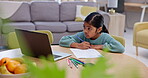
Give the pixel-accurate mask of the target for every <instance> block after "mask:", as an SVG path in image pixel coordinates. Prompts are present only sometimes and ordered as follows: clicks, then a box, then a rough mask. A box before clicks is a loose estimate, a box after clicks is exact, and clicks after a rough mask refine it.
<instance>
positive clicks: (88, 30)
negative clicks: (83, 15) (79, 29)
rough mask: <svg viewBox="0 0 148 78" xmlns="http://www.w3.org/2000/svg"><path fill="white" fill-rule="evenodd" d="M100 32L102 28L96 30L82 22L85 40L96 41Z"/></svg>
mask: <svg viewBox="0 0 148 78" xmlns="http://www.w3.org/2000/svg"><path fill="white" fill-rule="evenodd" d="M101 30H102V27H100V28H98V29H97V28H96V27H94V26H92V25H90V24H88V23H87V22H84V29H83V32H84V33H85V37H86V38H91V39H96V38H98V36H99V35H100V34H98V33H99V32H100V31H101Z"/></svg>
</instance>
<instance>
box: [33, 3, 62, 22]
mask: <svg viewBox="0 0 148 78" xmlns="http://www.w3.org/2000/svg"><path fill="white" fill-rule="evenodd" d="M31 16H32V21H49V22H50V21H59V3H58V2H46V1H44V2H40V1H37V2H32V3H31Z"/></svg>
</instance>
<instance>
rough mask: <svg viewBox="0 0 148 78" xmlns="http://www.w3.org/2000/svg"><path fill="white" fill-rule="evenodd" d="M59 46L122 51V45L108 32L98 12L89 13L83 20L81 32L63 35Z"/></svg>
mask: <svg viewBox="0 0 148 78" xmlns="http://www.w3.org/2000/svg"><path fill="white" fill-rule="evenodd" d="M59 45H60V46H63V47H72V48H79V49H89V48H93V49H97V50H99V49H108V50H109V51H111V52H118V53H123V52H124V46H123V45H122V44H121V43H120V42H118V41H116V40H115V39H114V38H112V37H111V36H110V35H109V34H108V30H107V29H106V27H105V26H104V18H103V16H102V15H101V14H99V13H98V12H93V13H90V14H89V15H88V16H87V17H86V18H85V20H84V29H83V32H79V33H77V34H75V35H70V36H63V37H62V38H61V40H60V42H59Z"/></svg>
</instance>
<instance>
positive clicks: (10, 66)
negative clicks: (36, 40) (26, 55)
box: [6, 60, 20, 73]
mask: <svg viewBox="0 0 148 78" xmlns="http://www.w3.org/2000/svg"><path fill="white" fill-rule="evenodd" d="M18 65H20V62H18V61H14V60H11V61H9V62H8V64H6V67H7V69H8V71H9V72H12V73H13V72H14V69H15V68H16V67H17V66H18Z"/></svg>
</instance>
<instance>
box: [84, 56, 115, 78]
mask: <svg viewBox="0 0 148 78" xmlns="http://www.w3.org/2000/svg"><path fill="white" fill-rule="evenodd" d="M110 67H111V65H108V64H107V59H106V58H104V57H100V58H99V59H98V61H97V62H96V64H95V65H93V66H88V67H86V68H84V69H83V70H82V72H81V78H113V75H110V74H108V73H107V70H108V69H109V68H110Z"/></svg>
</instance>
